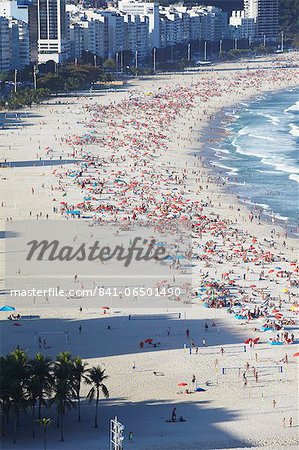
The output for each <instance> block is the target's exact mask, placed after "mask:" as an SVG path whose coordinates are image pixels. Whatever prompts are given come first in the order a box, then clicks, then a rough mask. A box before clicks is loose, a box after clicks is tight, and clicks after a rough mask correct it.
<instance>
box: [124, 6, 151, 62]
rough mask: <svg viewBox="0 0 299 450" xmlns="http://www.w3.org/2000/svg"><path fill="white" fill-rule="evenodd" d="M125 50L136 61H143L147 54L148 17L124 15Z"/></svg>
mask: <svg viewBox="0 0 299 450" xmlns="http://www.w3.org/2000/svg"><path fill="white" fill-rule="evenodd" d="M124 25H125V49H126V50H130V51H131V52H132V54H133V55H134V57H135V58H136V52H137V60H138V61H142V60H144V59H145V58H146V57H147V55H148V53H149V19H148V17H145V16H143V17H140V16H131V15H129V14H125V15H124Z"/></svg>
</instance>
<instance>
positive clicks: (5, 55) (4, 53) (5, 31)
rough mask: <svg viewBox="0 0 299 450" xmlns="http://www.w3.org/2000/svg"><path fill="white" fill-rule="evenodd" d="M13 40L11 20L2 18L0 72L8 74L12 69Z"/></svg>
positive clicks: (0, 18)
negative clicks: (11, 36) (10, 27)
mask: <svg viewBox="0 0 299 450" xmlns="http://www.w3.org/2000/svg"><path fill="white" fill-rule="evenodd" d="M11 56H12V51H11V38H10V30H9V20H8V19H7V18H6V17H1V16H0V72H6V71H8V70H10V68H11Z"/></svg>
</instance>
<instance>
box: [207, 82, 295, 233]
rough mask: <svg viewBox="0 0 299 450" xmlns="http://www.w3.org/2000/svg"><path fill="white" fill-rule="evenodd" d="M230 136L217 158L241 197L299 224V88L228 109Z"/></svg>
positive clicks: (220, 144) (217, 150)
mask: <svg viewBox="0 0 299 450" xmlns="http://www.w3.org/2000/svg"><path fill="white" fill-rule="evenodd" d="M225 114H226V116H227V117H226V118H225V119H226V120H223V116H222V123H221V126H222V127H224V128H225V129H226V130H227V135H226V136H225V137H224V138H223V139H221V140H220V142H218V143H217V144H216V145H215V143H213V147H211V148H210V150H212V151H213V160H212V161H211V163H212V164H213V165H215V166H216V169H217V170H218V171H220V172H221V174H222V176H223V177H226V179H227V180H228V181H229V182H230V183H231V185H232V186H233V190H234V192H235V193H236V194H237V195H238V196H239V198H240V199H241V201H243V202H245V203H247V204H249V205H252V206H253V205H256V206H257V207H259V209H260V210H262V212H263V214H264V215H266V216H271V215H273V214H274V215H275V216H276V217H278V218H279V219H280V220H282V221H284V222H285V223H286V224H287V225H290V226H292V227H295V228H297V227H298V209H299V195H298V194H299V87H298V88H294V89H289V90H286V91H283V92H276V93H270V94H265V95H263V96H260V97H258V98H256V99H255V100H253V101H250V102H248V103H242V104H240V105H238V107H236V108H234V109H232V110H227V111H226V112H225Z"/></svg>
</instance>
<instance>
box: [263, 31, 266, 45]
mask: <svg viewBox="0 0 299 450" xmlns="http://www.w3.org/2000/svg"><path fill="white" fill-rule="evenodd" d="M263 40H264V48H266V35H265V34H263Z"/></svg>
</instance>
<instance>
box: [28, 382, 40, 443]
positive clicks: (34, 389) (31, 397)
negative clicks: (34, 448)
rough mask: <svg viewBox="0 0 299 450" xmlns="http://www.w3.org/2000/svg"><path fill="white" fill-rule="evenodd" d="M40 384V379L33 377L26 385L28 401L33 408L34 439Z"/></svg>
mask: <svg viewBox="0 0 299 450" xmlns="http://www.w3.org/2000/svg"><path fill="white" fill-rule="evenodd" d="M39 387H40V384H39V380H38V378H37V377H36V376H35V375H33V376H31V378H30V379H29V380H28V381H27V383H26V391H27V395H26V398H27V401H28V403H29V405H30V406H31V408H32V409H31V427H32V437H35V426H34V425H35V406H36V399H37V398H38V396H39V392H40V389H39Z"/></svg>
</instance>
